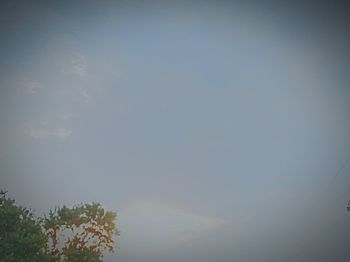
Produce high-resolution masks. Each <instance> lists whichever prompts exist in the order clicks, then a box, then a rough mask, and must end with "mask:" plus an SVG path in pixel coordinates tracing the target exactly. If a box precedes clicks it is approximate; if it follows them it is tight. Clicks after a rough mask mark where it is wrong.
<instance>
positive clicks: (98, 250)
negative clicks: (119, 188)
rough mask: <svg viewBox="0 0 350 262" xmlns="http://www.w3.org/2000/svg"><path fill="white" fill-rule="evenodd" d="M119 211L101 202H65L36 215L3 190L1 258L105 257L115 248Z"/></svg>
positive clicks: (34, 260)
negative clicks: (39, 216)
mask: <svg viewBox="0 0 350 262" xmlns="http://www.w3.org/2000/svg"><path fill="white" fill-rule="evenodd" d="M115 219H116V213H115V212H112V211H105V210H104V209H103V207H102V206H101V205H100V204H98V203H93V204H82V205H78V206H75V207H73V208H68V207H66V206H63V207H57V208H55V209H54V210H53V211H52V210H51V211H50V212H49V214H48V216H45V217H44V218H37V219H36V218H35V217H34V215H33V213H32V212H31V210H29V209H27V208H24V207H21V206H17V205H16V203H15V201H14V200H13V199H9V198H7V196H6V192H4V191H0V261H6V262H12V261H13V262H14V261H23V262H27V261H28V262H29V261H30V262H43V261H45V262H47V261H70V262H75V261H76V262H83V261H89V262H90V261H91V262H94V261H102V258H103V252H104V251H108V252H114V248H115V244H116V243H115V240H114V236H115V235H118V234H119V231H118V229H117V227H116V225H115Z"/></svg>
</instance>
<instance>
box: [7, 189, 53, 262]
mask: <svg viewBox="0 0 350 262" xmlns="http://www.w3.org/2000/svg"><path fill="white" fill-rule="evenodd" d="M46 243H47V237H46V236H45V234H44V233H43V232H42V230H41V226H40V224H39V223H38V221H36V220H35V219H34V217H33V214H32V212H31V211H30V210H29V209H26V208H24V207H20V206H16V205H15V201H14V200H13V199H9V198H7V197H6V192H4V191H1V192H0V261H8V262H10V261H23V262H26V261H28V262H29V261H49V256H48V255H47V254H46V250H45V245H46Z"/></svg>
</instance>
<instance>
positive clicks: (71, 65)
mask: <svg viewBox="0 0 350 262" xmlns="http://www.w3.org/2000/svg"><path fill="white" fill-rule="evenodd" d="M62 73H64V74H68V75H73V76H77V77H80V78H84V77H86V76H87V75H88V72H87V62H86V58H85V56H83V55H76V56H75V57H73V59H72V60H71V61H70V62H68V63H65V64H64V65H62Z"/></svg>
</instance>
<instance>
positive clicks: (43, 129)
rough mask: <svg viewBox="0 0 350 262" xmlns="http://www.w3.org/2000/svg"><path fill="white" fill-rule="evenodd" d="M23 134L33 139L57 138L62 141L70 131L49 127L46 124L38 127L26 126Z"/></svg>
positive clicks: (64, 128) (63, 128)
mask: <svg viewBox="0 0 350 262" xmlns="http://www.w3.org/2000/svg"><path fill="white" fill-rule="evenodd" d="M25 134H26V135H28V136H30V137H33V138H49V137H52V138H59V139H63V138H66V137H68V136H70V135H71V134H72V130H71V129H69V128H66V127H49V126H47V125H46V124H41V125H39V126H34V125H27V127H26V128H25Z"/></svg>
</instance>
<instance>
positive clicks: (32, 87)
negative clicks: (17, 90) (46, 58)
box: [22, 81, 42, 95]
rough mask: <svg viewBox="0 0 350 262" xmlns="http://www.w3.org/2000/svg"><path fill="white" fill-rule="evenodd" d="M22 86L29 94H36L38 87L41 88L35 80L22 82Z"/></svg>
mask: <svg viewBox="0 0 350 262" xmlns="http://www.w3.org/2000/svg"><path fill="white" fill-rule="evenodd" d="M22 86H23V87H24V89H25V91H26V92H27V93H29V94H31V95H34V94H37V93H38V92H39V91H40V89H42V86H41V85H40V84H39V83H38V82H36V81H27V82H23V83H22Z"/></svg>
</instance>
